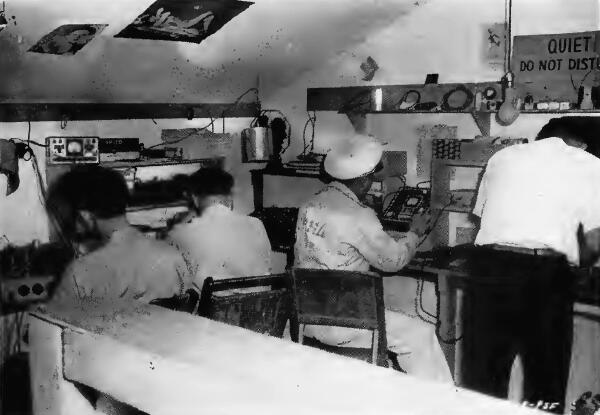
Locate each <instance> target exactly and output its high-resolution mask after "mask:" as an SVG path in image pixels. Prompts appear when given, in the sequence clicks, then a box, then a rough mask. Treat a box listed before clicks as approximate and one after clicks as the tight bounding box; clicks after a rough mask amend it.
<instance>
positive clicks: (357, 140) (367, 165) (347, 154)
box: [324, 134, 383, 180]
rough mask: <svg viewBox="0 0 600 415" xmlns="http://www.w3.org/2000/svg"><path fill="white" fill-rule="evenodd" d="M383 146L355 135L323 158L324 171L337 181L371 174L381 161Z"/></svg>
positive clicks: (373, 140)
mask: <svg viewBox="0 0 600 415" xmlns="http://www.w3.org/2000/svg"><path fill="white" fill-rule="evenodd" d="M382 155H383V146H382V144H381V143H380V142H379V141H377V140H376V139H375V138H373V137H370V136H367V135H361V134H357V135H354V136H352V137H350V138H349V139H346V140H343V141H342V142H340V143H339V144H338V145H337V146H336V147H335V148H333V149H332V150H331V151H330V152H329V153H327V155H326V156H325V162H324V168H325V171H326V172H327V173H328V174H329V175H330V176H332V177H334V178H336V179H339V180H349V179H354V178H357V177H361V176H365V175H367V174H369V173H371V172H372V171H373V170H374V169H375V168H376V167H377V164H378V163H379V162H380V161H381V156H382Z"/></svg>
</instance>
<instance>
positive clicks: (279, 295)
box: [198, 274, 292, 338]
mask: <svg viewBox="0 0 600 415" xmlns="http://www.w3.org/2000/svg"><path fill="white" fill-rule="evenodd" d="M250 288H254V289H261V288H262V290H256V291H251V290H248V292H239V291H240V289H250ZM232 290H233V291H232ZM227 291H230V293H227ZM219 293H220V295H219ZM224 294H225V295H224ZM198 314H200V315H201V316H203V317H206V318H210V319H212V320H216V321H221V322H223V323H227V324H231V325H234V326H238V327H242V328H245V329H249V330H252V331H255V332H258V333H262V334H268V335H270V336H275V337H280V338H281V337H283V333H284V331H285V326H286V323H287V321H288V320H289V319H290V318H291V314H292V298H291V289H290V281H289V275H288V274H274V275H266V276H253V277H242V278H229V279H214V278H211V277H209V278H206V280H204V284H203V286H202V293H201V295H200V304H199V307H198Z"/></svg>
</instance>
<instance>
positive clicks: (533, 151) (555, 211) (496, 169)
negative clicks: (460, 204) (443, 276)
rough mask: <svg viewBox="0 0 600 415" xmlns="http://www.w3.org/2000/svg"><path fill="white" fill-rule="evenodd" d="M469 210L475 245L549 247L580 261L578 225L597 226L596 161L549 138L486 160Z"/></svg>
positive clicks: (599, 187)
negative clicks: (475, 226)
mask: <svg viewBox="0 0 600 415" xmlns="http://www.w3.org/2000/svg"><path fill="white" fill-rule="evenodd" d="M473 213H474V214H475V215H477V216H479V217H481V228H480V230H479V233H478V234H477V238H476V240H475V244H476V245H487V244H501V245H513V246H518V247H523V248H550V249H554V250H555V251H557V252H561V253H563V254H565V255H566V256H567V258H568V259H569V261H570V262H571V263H573V264H578V263H579V245H578V242H577V237H576V234H577V228H578V226H579V224H580V223H581V224H582V225H583V229H584V232H587V231H589V230H591V229H594V228H597V227H599V226H600V159H598V158H596V157H595V156H593V155H591V154H589V153H587V152H586V151H584V150H582V149H579V148H575V147H572V146H569V145H568V144H566V143H565V142H564V141H563V140H562V139H560V138H556V137H551V138H546V139H543V140H539V141H535V142H533V143H529V144H517V145H514V146H511V147H508V148H505V149H503V150H501V151H499V152H498V153H496V154H495V155H494V156H492V158H490V160H489V161H488V164H487V167H486V170H485V173H484V175H483V177H482V180H481V184H480V186H479V191H478V194H477V201H476V203H475V208H474V210H473Z"/></svg>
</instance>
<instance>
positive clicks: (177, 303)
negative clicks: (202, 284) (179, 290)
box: [150, 288, 200, 314]
mask: <svg viewBox="0 0 600 415" xmlns="http://www.w3.org/2000/svg"><path fill="white" fill-rule="evenodd" d="M199 300H200V295H199V294H198V291H196V290H194V289H191V288H190V289H189V290H187V291H186V292H185V294H183V295H175V296H173V297H169V298H156V299H154V300H152V301H150V304H153V305H157V306H159V307H164V308H168V309H169V310H175V311H181V312H184V313H190V314H191V313H193V312H194V311H195V310H196V305H197V304H198V301H199Z"/></svg>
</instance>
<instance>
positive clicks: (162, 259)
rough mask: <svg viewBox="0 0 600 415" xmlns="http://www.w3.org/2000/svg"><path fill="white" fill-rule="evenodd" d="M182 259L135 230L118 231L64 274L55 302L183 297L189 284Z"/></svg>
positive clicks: (55, 295) (162, 243)
mask: <svg viewBox="0 0 600 415" xmlns="http://www.w3.org/2000/svg"><path fill="white" fill-rule="evenodd" d="M188 275H189V271H188V270H187V267H186V264H185V262H184V260H183V258H182V256H181V254H179V253H178V252H177V251H176V250H175V249H174V248H173V247H171V246H169V245H168V244H166V243H164V242H161V241H157V240H153V239H150V238H148V237H146V236H144V235H143V234H142V233H140V232H139V231H137V230H136V229H135V228H127V229H123V230H119V231H117V232H115V233H114V234H113V235H112V237H111V239H110V240H109V242H108V243H107V244H106V245H104V246H103V247H101V248H99V249H97V250H95V251H93V252H92V253H90V254H88V255H85V256H83V257H81V258H79V259H76V260H75V261H74V262H73V263H72V264H71V265H70V266H69V268H68V269H67V271H66V272H65V273H64V274H63V277H62V280H61V282H60V284H59V286H58V287H57V289H56V291H55V293H54V296H53V299H52V300H53V301H57V302H64V301H71V300H73V299H77V298H83V297H92V298H94V299H101V300H109V301H110V300H111V299H121V300H122V299H133V300H140V301H144V302H149V301H151V300H153V299H155V298H165V297H171V296H173V295H176V294H181V293H182V292H183V290H184V288H187V287H188V286H189V285H190V281H189V276H188Z"/></svg>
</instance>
